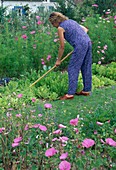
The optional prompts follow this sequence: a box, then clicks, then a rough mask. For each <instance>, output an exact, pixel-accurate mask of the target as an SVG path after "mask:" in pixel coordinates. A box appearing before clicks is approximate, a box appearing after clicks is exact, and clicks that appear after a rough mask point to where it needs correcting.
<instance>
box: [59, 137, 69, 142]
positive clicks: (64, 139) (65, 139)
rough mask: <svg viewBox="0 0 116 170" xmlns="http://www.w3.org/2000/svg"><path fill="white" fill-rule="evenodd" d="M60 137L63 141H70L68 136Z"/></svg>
mask: <svg viewBox="0 0 116 170" xmlns="http://www.w3.org/2000/svg"><path fill="white" fill-rule="evenodd" d="M59 139H60V141H61V142H62V143H65V142H67V141H68V137H66V136H62V137H60V138H59Z"/></svg>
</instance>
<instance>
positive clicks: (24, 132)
mask: <svg viewBox="0 0 116 170" xmlns="http://www.w3.org/2000/svg"><path fill="white" fill-rule="evenodd" d="M10 86H11V87H13V84H10ZM9 92H10V91H9ZM101 92H102V93H101ZM17 94H18V91H17V92H16V93H15V92H14V93H12V92H11V93H8V94H7V95H6V94H5V93H2V96H1V98H4V100H3V101H4V102H3V103H2V109H1V119H0V168H1V169H2V168H3V167H4V169H9V168H10V169H14V168H15V169H16V168H17V169H41V168H43V169H47V170H50V169H58V167H59V164H60V163H61V161H62V160H60V156H61V154H62V153H66V152H67V153H68V157H67V158H66V159H65V160H66V161H68V162H70V163H71V168H75V169H84V168H86V170H90V169H93V168H97V169H101V168H102V169H108V168H109V167H111V165H112V167H113V168H112V169H115V168H116V164H115V157H116V149H115V146H112V145H110V144H106V139H107V138H110V139H113V140H114V142H115V141H116V137H115V122H116V115H115V109H116V103H115V96H114V94H115V93H114V92H113V90H112V89H111V88H108V89H105V88H104V89H102V91H101V90H100V89H99V90H97V91H94V93H93V95H92V96H89V98H88V97H87V99H86V97H84V96H83V97H77V98H76V97H75V99H74V100H71V101H70V102H69V101H65V102H61V101H55V102H51V103H50V104H51V106H52V107H51V108H48V109H46V108H45V104H48V103H47V102H46V101H41V100H37V101H36V102H34V103H32V102H30V104H29V105H26V103H24V101H25V99H26V98H25V94H24V93H23V96H22V97H21V98H18V97H17ZM1 98H0V99H1ZM27 98H28V96H27ZM13 101H14V103H15V106H14V105H11V103H13ZM5 103H7V105H6V106H7V107H4V104H5ZM0 104H1V102H0ZM77 117H78V123H77V125H75V126H73V125H71V124H70V120H72V119H75V118H77ZM73 121H74V120H73ZM98 121H99V122H101V123H102V125H99V124H97V122H98ZM59 124H62V125H64V126H65V128H59ZM40 125H42V126H43V130H42V129H40ZM45 128H46V130H45ZM56 130H60V131H61V132H60V133H59V134H54V131H56ZM75 130H78V132H77V133H76V131H75ZM19 137H21V141H20V142H18V146H13V143H14V139H15V138H19ZM63 137H67V139H68V140H67V141H65V140H63V141H62V140H61V139H62V138H63ZM86 138H89V139H92V140H94V141H95V144H94V145H93V146H92V147H88V148H86V147H84V146H82V142H83V140H84V139H86ZM53 139H54V140H53ZM52 147H54V148H55V149H57V151H58V152H57V153H56V154H55V155H53V156H51V157H47V156H45V152H46V151H47V149H49V148H52Z"/></svg>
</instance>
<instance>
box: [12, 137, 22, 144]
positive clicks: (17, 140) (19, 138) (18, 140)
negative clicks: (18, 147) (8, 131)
mask: <svg viewBox="0 0 116 170" xmlns="http://www.w3.org/2000/svg"><path fill="white" fill-rule="evenodd" d="M21 141H22V137H18V138H15V139H14V143H19V142H21Z"/></svg>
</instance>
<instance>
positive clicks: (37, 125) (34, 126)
mask: <svg viewBox="0 0 116 170" xmlns="http://www.w3.org/2000/svg"><path fill="white" fill-rule="evenodd" d="M39 126H40V124H35V125H33V126H32V127H33V128H39Z"/></svg>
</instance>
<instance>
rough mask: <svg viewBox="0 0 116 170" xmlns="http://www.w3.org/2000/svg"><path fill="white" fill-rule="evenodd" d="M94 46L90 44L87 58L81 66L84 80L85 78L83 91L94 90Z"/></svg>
mask: <svg viewBox="0 0 116 170" xmlns="http://www.w3.org/2000/svg"><path fill="white" fill-rule="evenodd" d="M91 66H92V46H91V42H89V43H88V50H87V53H86V56H85V58H84V60H83V64H82V66H81V72H82V78H83V85H84V88H83V91H85V92H89V91H91V88H92V69H91Z"/></svg>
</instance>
